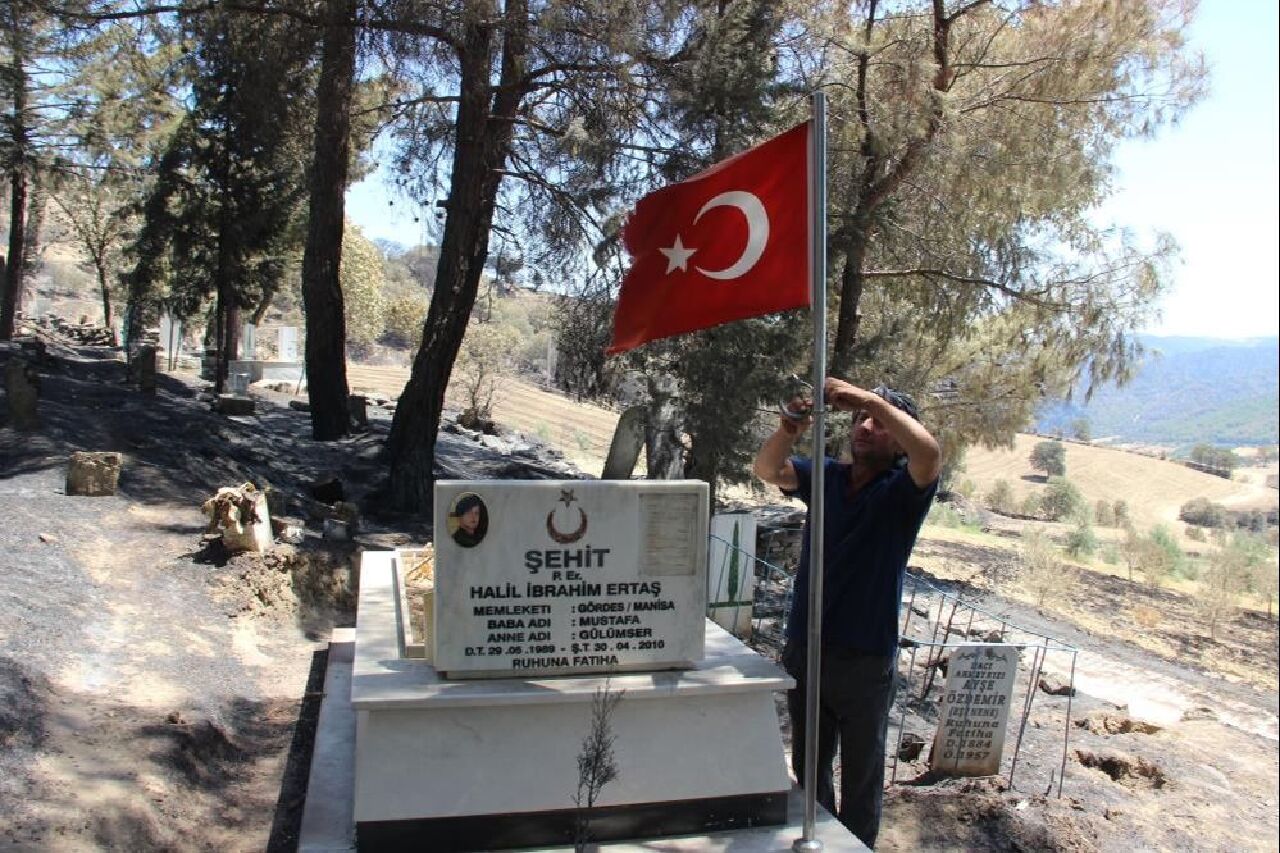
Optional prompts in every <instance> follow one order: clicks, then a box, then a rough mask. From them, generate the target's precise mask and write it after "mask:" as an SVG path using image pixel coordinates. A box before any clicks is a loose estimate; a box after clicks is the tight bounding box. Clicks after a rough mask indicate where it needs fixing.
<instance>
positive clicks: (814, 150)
mask: <svg viewBox="0 0 1280 853" xmlns="http://www.w3.org/2000/svg"><path fill="white" fill-rule="evenodd" d="M811 109H812V112H813V117H812V119H811V120H810V121H811V123H810V126H809V239H810V241H811V246H810V251H811V252H812V256H811V260H810V267H811V270H810V274H811V276H812V278H813V281H812V286H813V299H812V302H813V307H812V310H813V447H812V449H811V451H810V454H811V456H812V457H813V475H812V478H811V479H812V482H813V487H812V492H811V494H810V495H809V634H808V640H807V643H808V646H807V647H808V652H809V660H808V662H807V664H806V666H805V701H804V779H803V781H802V784H803V785H804V834H803V835H802V836H801V837H800V838H797V839H796V840H795V841H794V842H793V843H792V845H791V849H792V850H799V851H814V850H821V849H822V842H821V841H819V840H818V839H816V838H814V835H813V827H814V823H815V822H816V819H817V813H818V806H817V799H816V797H817V791H818V700H819V698H820V692H819V690H818V687H819V682H820V681H821V680H822V679H821V675H822V575H823V565H822V518H823V510H822V505H823V497H824V492H823V480H824V477H823V473H824V468H825V462H826V442H825V440H824V436H825V435H826V433H825V430H824V425H825V421H826V414H827V403H826V400H825V394H824V393H823V390H822V387H823V382H824V380H825V379H826V374H827V96H826V94H825V93H823V92H821V91H818V92H814V93H813V95H812V96H811ZM791 748H792V749H793V750H794V749H795V748H796V744H795V743H792V744H791Z"/></svg>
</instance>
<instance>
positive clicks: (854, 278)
mask: <svg viewBox="0 0 1280 853" xmlns="http://www.w3.org/2000/svg"><path fill="white" fill-rule="evenodd" d="M869 228H870V217H855V218H854V220H853V222H851V223H850V228H849V231H848V233H847V235H846V236H845V241H844V246H843V247H842V248H843V252H842V254H843V255H844V269H843V270H842V271H841V273H840V308H839V311H838V312H837V315H836V316H837V320H836V337H835V342H834V344H833V346H832V348H831V359H830V362H829V365H828V368H827V372H828V373H829V374H830V375H832V376H838V377H841V378H848V376H849V372H850V370H851V369H852V368H853V346H854V343H856V342H857V340H858V326H859V325H860V321H861V319H862V312H861V311H859V310H858V307H859V303H861V302H862V288H863V285H864V283H865V281H866V276H865V275H864V264H865V263H866V258H867V244H868V237H869V235H868V229H869Z"/></svg>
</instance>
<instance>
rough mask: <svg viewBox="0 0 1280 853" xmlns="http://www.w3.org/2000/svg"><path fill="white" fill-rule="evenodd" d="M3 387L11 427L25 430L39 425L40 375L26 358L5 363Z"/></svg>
mask: <svg viewBox="0 0 1280 853" xmlns="http://www.w3.org/2000/svg"><path fill="white" fill-rule="evenodd" d="M4 387H5V397H6V399H7V400H8V405H9V423H10V424H11V425H12V426H13V428H14V429H16V430H22V431H26V430H33V429H35V428H36V427H37V426H39V424H40V420H39V416H38V414H37V403H38V401H39V399H40V377H39V375H38V374H37V373H36V372H35V369H34V368H33V367H32V366H31V364H30V363H29V362H27V360H26V359H22V358H13V359H10V360H9V363H8V364H7V365H5V369H4Z"/></svg>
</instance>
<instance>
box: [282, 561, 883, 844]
mask: <svg viewBox="0 0 1280 853" xmlns="http://www.w3.org/2000/svg"><path fill="white" fill-rule="evenodd" d="M360 576H361V591H360V605H359V617H358V627H357V629H356V632H355V637H354V643H353V644H352V643H351V639H352V638H350V637H349V635H348V636H345V637H343V636H335V646H334V649H335V651H334V652H332V653H331V655H330V672H329V675H328V680H327V683H326V691H325V694H326V695H325V699H324V704H323V706H322V710H321V714H320V724H319V726H320V730H319V731H318V732H317V737H316V747H315V749H316V752H315V758H314V759H313V764H312V776H311V785H312V787H311V788H310V789H309V792H308V797H307V806H306V812H305V814H304V820H303V831H302V838H301V846H300V849H301V850H311V851H327V850H351V849H356V848H357V847H358V848H359V849H361V850H397V849H406V850H408V849H414V850H420V849H432V850H482V849H544V850H552V849H571V848H572V842H573V840H574V838H575V834H574V833H575V822H576V818H577V813H576V810H575V809H574V804H573V797H574V794H575V791H576V789H577V780H578V773H577V757H578V754H579V751H580V748H581V746H580V745H581V743H582V740H583V738H584V737H585V736H586V735H587V733H588V731H589V729H590V719H591V705H592V699H593V697H594V696H595V695H596V694H597V691H599V690H600V689H602V688H604V687H605V686H606V684H607V688H608V690H610V691H611V692H613V693H619V694H621V695H622V699H621V701H620V702H619V703H618V705H617V706H616V708H615V710H614V712H613V715H612V719H611V728H612V732H613V735H614V737H615V741H614V754H615V757H616V760H617V763H618V769H619V773H618V778H617V779H616V780H614V781H613V782H611V783H610V784H609V785H607V786H606V787H605V789H604V791H603V792H602V793H601V795H600V797H599V799H598V800H597V808H596V810H595V811H594V812H593V814H592V819H591V824H590V832H591V836H592V837H593V839H595V840H597V841H601V842H605V844H604V845H603V846H605V847H606V848H607V849H615V848H616V849H618V850H625V849H635V850H645V849H664V850H679V849H690V850H716V849H730V847H732V849H733V850H735V851H736V850H757V849H758V850H772V849H787V848H789V847H790V844H791V841H792V840H794V839H795V838H796V837H798V836H799V828H798V821H799V814H800V804H799V800H798V798H797V796H796V795H795V793H794V791H793V790H792V785H791V780H790V777H789V775H788V773H787V771H786V763H785V757H784V754H783V750H782V742H781V738H780V736H779V731H778V721H777V716H776V710H775V704H774V696H773V694H774V693H775V692H776V691H778V690H783V689H786V688H787V687H789V686H790V685H791V680H790V679H789V678H788V677H787V676H786V674H785V673H783V672H782V671H781V670H780V669H778V667H777V666H776V665H774V664H773V663H772V662H771V661H768V660H766V659H765V658H763V657H761V656H760V655H757V654H755V653H754V652H752V651H751V650H750V649H748V648H747V647H745V646H743V645H742V644H741V643H740V642H738V641H737V640H736V639H734V638H733V637H732V636H730V635H729V634H728V633H727V632H725V631H723V630H722V629H721V628H719V627H718V626H716V625H714V624H713V623H710V622H707V623H706V626H707V627H706V632H707V636H706V657H705V659H704V660H703V661H702V662H700V663H699V664H698V666H697V667H695V668H694V669H692V670H689V671H686V672H655V673H627V674H616V675H614V676H612V677H610V678H609V679H605V678H604V677H602V676H577V677H548V678H538V679H528V678H525V679H490V680H484V681H472V682H457V681H452V682H450V681H444V680H442V679H440V678H439V676H438V675H437V674H436V672H435V670H434V669H433V668H432V667H431V666H430V665H429V664H428V663H426V662H425V661H423V660H421V659H417V660H414V659H409V658H406V657H405V656H404V655H403V650H402V648H401V635H400V632H399V626H398V621H399V615H400V612H401V611H400V608H399V607H398V606H397V605H398V603H399V595H398V594H397V592H396V584H395V579H394V561H393V555H392V554H391V553H390V552H386V553H367V554H365V555H364V560H363V563H362V567H361V572H360ZM344 644H346V645H347V649H348V650H349V649H350V648H351V646H352V645H353V646H354V651H353V652H349V653H350V657H351V663H346V662H345V661H344V652H343V651H342V650H341V649H339V646H340V645H344ZM344 679H346V680H349V681H346V680H344ZM347 683H349V684H350V688H349V691H348V689H347V687H346V685H347ZM345 762H349V764H348V763H345ZM344 785H345V786H349V787H346V788H345V791H344V790H340V789H342V788H343V786H344ZM821 828H822V833H824V834H826V835H828V836H829V837H830V839H831V840H830V841H829V843H828V849H839V850H851V849H859V848H860V845H859V844H858V843H857V841H856V840H855V839H853V838H852V837H851V836H849V835H848V834H847V833H846V832H845V831H844V829H843V827H841V826H840V825H839V824H838V823H837V822H835V821H834V820H833V819H831V818H830V817H829V816H827V815H825V814H824V815H823V820H822V822H821ZM658 836H661V837H662V841H661V842H657V841H651V842H644V841H627V839H637V838H641V839H642V838H655V837H658ZM615 841H616V842H618V844H616V845H615V844H613V843H609V842H615ZM650 844H653V845H658V844H660V845H661V847H658V846H653V847H650V846H647V845H650ZM673 845H674V846H673ZM744 845H745V846H744Z"/></svg>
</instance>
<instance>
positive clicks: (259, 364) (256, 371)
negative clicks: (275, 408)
mask: <svg viewBox="0 0 1280 853" xmlns="http://www.w3.org/2000/svg"><path fill="white" fill-rule="evenodd" d="M227 372H228V373H243V374H245V375H246V376H248V377H249V382H250V384H252V383H254V382H297V381H298V380H300V379H302V376H303V373H302V362H300V361H264V360H262V359H237V360H235V361H231V362H229V363H228V364H227Z"/></svg>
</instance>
